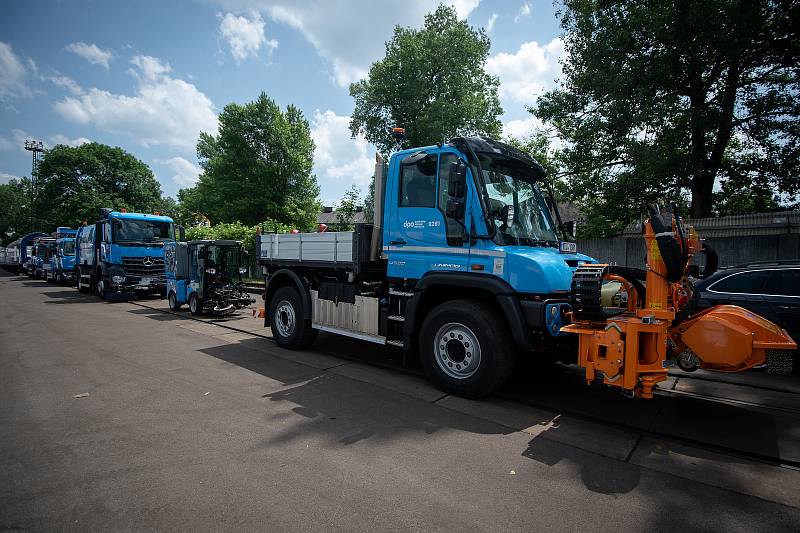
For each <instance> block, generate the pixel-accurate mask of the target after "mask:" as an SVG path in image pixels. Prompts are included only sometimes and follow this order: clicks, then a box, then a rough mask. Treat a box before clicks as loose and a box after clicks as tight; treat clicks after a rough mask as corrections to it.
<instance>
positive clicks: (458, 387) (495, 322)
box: [419, 300, 515, 398]
mask: <svg viewBox="0 0 800 533" xmlns="http://www.w3.org/2000/svg"><path fill="white" fill-rule="evenodd" d="M419 342H420V346H419V347H420V350H419V351H420V357H421V358H422V364H423V366H424V367H425V371H426V373H427V374H428V376H429V377H430V378H431V379H433V380H434V381H435V382H437V383H438V384H439V385H440V386H441V387H442V388H443V389H444V390H445V391H447V392H449V393H451V394H455V395H457V396H464V397H466V398H482V397H484V396H487V395H489V394H491V393H493V392H494V391H496V390H497V389H498V388H500V387H501V386H502V385H503V383H505V381H506V380H507V379H508V377H509V376H510V375H511V371H512V370H513V368H514V361H515V351H514V347H513V345H512V343H511V334H510V333H509V331H508V327H507V326H506V324H505V320H504V318H503V317H502V316H500V315H499V313H497V312H496V311H494V310H493V309H492V308H491V307H490V306H489V305H487V304H485V303H483V302H481V301H478V300H453V301H450V302H445V303H443V304H441V305H439V306H438V307H436V308H434V309H433V311H431V312H430V314H429V315H428V316H427V317H425V319H424V323H423V326H422V331H421V332H420V340H419Z"/></svg>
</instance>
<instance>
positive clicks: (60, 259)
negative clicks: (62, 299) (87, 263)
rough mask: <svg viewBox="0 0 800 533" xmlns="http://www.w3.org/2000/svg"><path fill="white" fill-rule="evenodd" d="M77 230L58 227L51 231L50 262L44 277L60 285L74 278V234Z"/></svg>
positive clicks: (69, 282) (72, 280)
mask: <svg viewBox="0 0 800 533" xmlns="http://www.w3.org/2000/svg"><path fill="white" fill-rule="evenodd" d="M76 234H77V230H74V229H71V228H67V227H59V228H57V229H56V231H55V232H54V233H53V237H54V238H55V242H54V243H53V244H52V252H51V254H50V262H49V266H48V268H47V275H46V277H45V279H47V281H49V282H53V283H58V284H59V285H61V286H64V285H68V284H71V283H74V280H75V235H76Z"/></svg>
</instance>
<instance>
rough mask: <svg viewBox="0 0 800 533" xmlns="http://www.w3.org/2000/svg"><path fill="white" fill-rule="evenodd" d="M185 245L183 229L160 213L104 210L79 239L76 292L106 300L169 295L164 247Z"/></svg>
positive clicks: (81, 228) (81, 230) (77, 237)
mask: <svg viewBox="0 0 800 533" xmlns="http://www.w3.org/2000/svg"><path fill="white" fill-rule="evenodd" d="M176 231H177V232H178V233H179V238H180V239H181V240H183V228H182V227H180V226H179V227H177V228H176V226H175V223H174V222H173V220H172V219H171V218H170V217H167V216H161V215H158V214H147V213H128V212H127V211H125V210H124V209H123V210H120V211H113V210H111V209H108V208H104V209H101V210H100V218H99V220H97V222H95V223H94V224H84V225H83V226H82V227H80V228H79V229H78V233H77V235H76V243H77V246H76V254H77V255H76V259H75V261H76V265H77V267H76V268H77V280H76V282H77V287H78V290H79V291H81V292H92V291H93V292H95V293H96V294H97V295H98V296H100V297H101V298H104V299H111V298H112V297H113V298H120V299H121V298H124V297H128V296H131V295H140V294H148V293H160V294H162V295H163V294H165V291H166V280H165V277H164V243H166V242H172V241H175V240H176V239H175V237H176V235H175V233H176Z"/></svg>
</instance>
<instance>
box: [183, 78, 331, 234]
mask: <svg viewBox="0 0 800 533" xmlns="http://www.w3.org/2000/svg"><path fill="white" fill-rule="evenodd" d="M313 155H314V142H313V141H312V140H311V133H310V130H309V125H308V121H307V120H306V119H305V118H304V117H303V114H302V112H301V111H300V110H299V109H297V108H296V107H294V106H291V105H290V106H288V107H287V108H286V111H285V112H284V111H281V109H280V107H278V105H277V104H275V102H274V101H272V100H271V99H270V98H269V97H267V95H266V94H264V93H261V95H260V96H259V97H258V98H257V99H256V100H255V101H253V102H249V103H247V104H244V105H239V104H234V103H231V104H228V105H226V106H225V109H224V110H223V111H222V113H220V115H219V133H218V134H217V135H216V136H214V135H211V134H209V133H201V134H200V140H199V141H198V143H197V156H198V158H199V160H200V166H201V167H202V169H203V173H202V174H201V175H200V179H199V181H198V183H197V185H195V187H193V188H191V189H183V190H181V191H180V192H179V194H178V199H179V200H180V202H181V204H182V208H181V209H182V211H183V212H184V213H189V214H192V215H197V214H200V215H203V216H205V217H207V218H208V219H209V220H210V221H211V222H212V223H214V224H217V223H220V222H237V221H241V222H242V223H243V224H245V225H255V224H256V223H258V222H260V221H262V220H264V219H266V218H273V219H275V220H276V221H278V222H280V223H284V224H289V225H294V226H297V227H299V228H301V229H310V228H311V227H312V226H313V225H314V222H315V221H316V216H317V213H318V212H319V201H318V199H317V198H318V196H319V186H318V185H317V180H316V177H315V176H314V175H313V174H312V173H311V167H312V163H313Z"/></svg>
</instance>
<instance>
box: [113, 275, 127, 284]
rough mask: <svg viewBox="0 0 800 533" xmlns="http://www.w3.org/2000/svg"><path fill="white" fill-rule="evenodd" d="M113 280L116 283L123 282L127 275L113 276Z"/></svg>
mask: <svg viewBox="0 0 800 533" xmlns="http://www.w3.org/2000/svg"><path fill="white" fill-rule="evenodd" d="M111 281H113V282H114V283H122V282H123V281H125V276H111Z"/></svg>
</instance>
